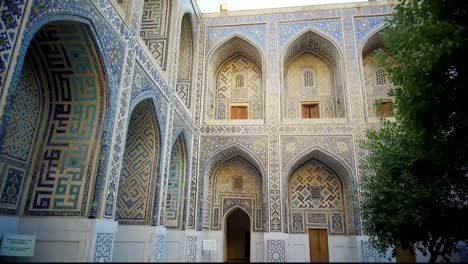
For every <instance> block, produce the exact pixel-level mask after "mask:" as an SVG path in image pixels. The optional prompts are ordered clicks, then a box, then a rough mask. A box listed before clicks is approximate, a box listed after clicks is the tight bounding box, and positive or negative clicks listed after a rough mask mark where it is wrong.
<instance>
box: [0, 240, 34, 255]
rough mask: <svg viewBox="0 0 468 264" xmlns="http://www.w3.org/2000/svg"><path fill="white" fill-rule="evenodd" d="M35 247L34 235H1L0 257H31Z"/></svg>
mask: <svg viewBox="0 0 468 264" xmlns="http://www.w3.org/2000/svg"><path fill="white" fill-rule="evenodd" d="M35 245H36V236H35V235H16V234H6V235H3V239H2V246H1V248H0V255H2V256H16V257H32V256H33V255H34V247H35Z"/></svg>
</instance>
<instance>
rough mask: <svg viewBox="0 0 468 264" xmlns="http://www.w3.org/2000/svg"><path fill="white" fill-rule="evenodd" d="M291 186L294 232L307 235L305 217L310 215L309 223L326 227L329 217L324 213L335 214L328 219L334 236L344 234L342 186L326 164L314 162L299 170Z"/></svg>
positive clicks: (293, 176)
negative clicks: (324, 223)
mask: <svg viewBox="0 0 468 264" xmlns="http://www.w3.org/2000/svg"><path fill="white" fill-rule="evenodd" d="M289 184H290V187H289V197H290V198H289V199H290V200H289V201H290V203H289V204H290V210H291V230H292V232H304V231H305V230H304V227H303V225H304V216H303V214H307V219H308V221H307V223H311V224H323V221H327V217H324V216H323V215H321V214H320V213H326V214H328V212H330V211H331V210H334V212H331V215H330V217H329V218H328V219H330V224H331V229H330V232H331V233H344V223H343V213H342V209H343V198H342V190H341V183H340V181H339V179H338V177H337V176H336V175H335V174H334V173H333V172H331V171H330V170H329V169H328V168H327V167H325V166H324V165H323V164H322V163H319V162H317V161H315V160H310V161H308V162H307V163H306V164H304V165H302V166H301V167H300V168H299V169H297V170H296V172H295V173H294V174H293V175H292V176H291V180H290V183H289ZM335 210H338V211H335ZM299 212H300V214H299ZM311 213H317V214H311Z"/></svg>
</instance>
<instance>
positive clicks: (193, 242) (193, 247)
mask: <svg viewBox="0 0 468 264" xmlns="http://www.w3.org/2000/svg"><path fill="white" fill-rule="evenodd" d="M196 258H197V237H196V236H186V237H185V262H190V263H193V262H195V261H196Z"/></svg>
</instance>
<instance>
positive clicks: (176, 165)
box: [164, 133, 188, 229]
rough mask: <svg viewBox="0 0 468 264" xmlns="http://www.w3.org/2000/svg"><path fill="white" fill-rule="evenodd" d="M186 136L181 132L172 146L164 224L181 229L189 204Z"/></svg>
mask: <svg viewBox="0 0 468 264" xmlns="http://www.w3.org/2000/svg"><path fill="white" fill-rule="evenodd" d="M186 146H187V145H186V141H185V136H184V134H183V133H181V134H180V135H179V136H178V137H177V139H176V141H175V143H174V146H173V147H172V152H171V160H170V164H169V178H168V184H167V196H166V212H165V213H166V215H165V220H164V226H166V227H167V228H175V229H181V228H183V221H184V219H185V217H184V215H185V208H186V204H187V197H186V192H185V190H186V188H187V186H186V180H187V171H188V168H187V166H188V162H187V147H186Z"/></svg>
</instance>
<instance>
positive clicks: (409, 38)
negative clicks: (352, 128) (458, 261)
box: [361, 0, 468, 262]
mask: <svg viewBox="0 0 468 264" xmlns="http://www.w3.org/2000/svg"><path fill="white" fill-rule="evenodd" d="M467 19H468V1H458V0H419V1H418V0H409V1H401V2H400V3H399V4H398V5H397V6H396V8H395V14H394V16H392V18H390V19H389V20H388V21H387V27H386V29H385V30H384V32H383V33H382V35H381V36H382V40H383V43H384V46H385V51H384V52H379V61H380V62H381V63H382V65H383V66H384V67H385V69H386V71H387V72H388V74H389V79H390V80H391V82H392V83H393V85H394V88H393V89H392V93H393V95H394V96H395V101H396V102H395V110H396V113H395V119H396V121H395V122H389V121H383V122H382V124H381V129H379V130H378V131H369V132H368V133H367V138H366V140H365V141H364V143H363V147H364V148H365V149H367V150H368V154H369V155H368V156H367V158H366V161H365V164H364V165H365V168H366V176H365V177H364V179H363V181H362V183H361V196H362V203H361V204H362V206H361V207H362V208H361V209H362V214H363V217H364V221H365V223H366V231H367V232H368V234H369V235H370V237H371V240H373V241H375V243H376V244H377V245H378V246H379V247H380V248H381V249H382V250H383V249H386V248H387V247H389V246H395V247H403V248H406V247H408V246H409V245H410V244H412V243H417V242H419V243H418V245H419V246H420V250H422V251H423V252H426V250H427V252H429V253H430V254H431V259H430V261H432V262H435V261H436V260H437V257H438V256H441V257H442V258H445V260H448V256H449V255H450V253H451V251H452V250H453V249H454V247H455V246H456V244H455V243H456V242H458V241H462V240H467V239H468V225H467V222H468V221H467V219H468V176H467V175H468V87H467V86H468V80H467V77H468V73H467V66H466V65H467V63H465V61H466V60H467V59H466V58H468V56H467V55H468V28H467V26H468V21H467Z"/></svg>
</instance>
